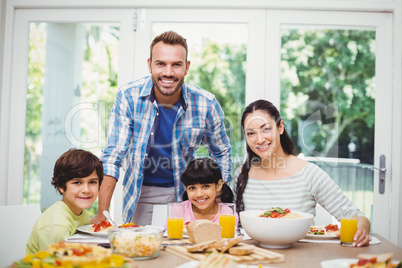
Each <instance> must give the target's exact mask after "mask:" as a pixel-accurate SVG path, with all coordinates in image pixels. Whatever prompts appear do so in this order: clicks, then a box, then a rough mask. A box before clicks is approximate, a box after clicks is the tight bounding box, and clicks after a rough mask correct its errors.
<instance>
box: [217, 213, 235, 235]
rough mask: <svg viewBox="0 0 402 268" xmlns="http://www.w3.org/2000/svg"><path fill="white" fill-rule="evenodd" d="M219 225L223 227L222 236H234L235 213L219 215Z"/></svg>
mask: <svg viewBox="0 0 402 268" xmlns="http://www.w3.org/2000/svg"><path fill="white" fill-rule="evenodd" d="M219 225H220V226H221V227H222V238H234V231H235V215H219Z"/></svg>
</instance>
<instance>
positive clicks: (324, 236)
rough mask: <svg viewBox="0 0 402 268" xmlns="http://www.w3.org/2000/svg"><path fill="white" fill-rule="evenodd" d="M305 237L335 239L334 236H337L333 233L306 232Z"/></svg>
mask: <svg viewBox="0 0 402 268" xmlns="http://www.w3.org/2000/svg"><path fill="white" fill-rule="evenodd" d="M306 238H310V239H335V238H338V237H337V236H336V235H334V234H323V235H319V234H306Z"/></svg>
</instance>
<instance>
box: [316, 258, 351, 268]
mask: <svg viewBox="0 0 402 268" xmlns="http://www.w3.org/2000/svg"><path fill="white" fill-rule="evenodd" d="M357 261H358V259H334V260H327V261H322V262H321V267H322V268H343V267H345V268H349V267H350V265H351V264H352V263H356V262H357Z"/></svg>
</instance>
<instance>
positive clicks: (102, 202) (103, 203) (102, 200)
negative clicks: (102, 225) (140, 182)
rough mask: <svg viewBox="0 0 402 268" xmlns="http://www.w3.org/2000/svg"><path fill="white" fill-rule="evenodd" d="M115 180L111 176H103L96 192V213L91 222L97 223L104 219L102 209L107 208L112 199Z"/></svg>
mask: <svg viewBox="0 0 402 268" xmlns="http://www.w3.org/2000/svg"><path fill="white" fill-rule="evenodd" d="M116 182H117V180H116V179H115V178H113V177H112V176H107V175H105V176H103V181H102V184H101V187H100V189H99V193H98V201H99V205H98V214H97V215H95V217H93V218H92V219H91V223H92V224H93V223H99V222H100V221H101V220H106V217H105V215H103V211H104V210H109V207H110V201H111V200H112V196H113V192H114V188H115V187H116Z"/></svg>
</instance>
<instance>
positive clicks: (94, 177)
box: [59, 170, 99, 215]
mask: <svg viewBox="0 0 402 268" xmlns="http://www.w3.org/2000/svg"><path fill="white" fill-rule="evenodd" d="M98 189H99V178H98V174H96V170H94V171H93V172H92V173H91V175H89V176H88V177H85V178H74V179H72V180H69V181H68V182H67V183H66V190H65V191H64V190H63V189H61V188H59V190H60V191H61V192H62V193H63V199H62V201H63V202H64V203H66V205H67V206H68V207H69V208H70V209H71V211H72V212H73V213H74V214H75V215H81V213H82V210H83V209H87V208H89V207H90V206H91V205H92V203H93V202H95V200H96V198H97V196H98Z"/></svg>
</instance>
